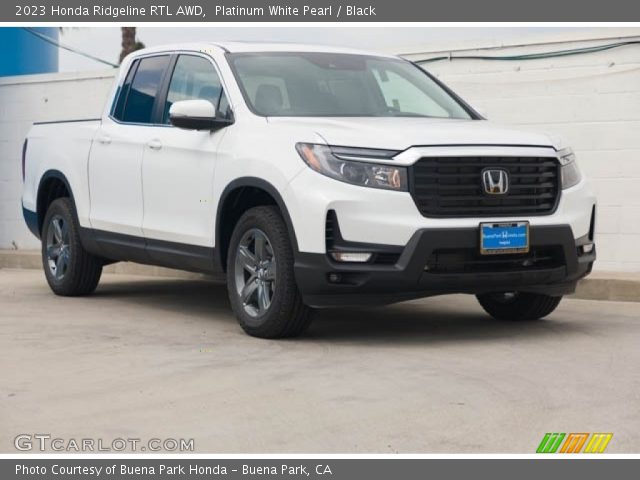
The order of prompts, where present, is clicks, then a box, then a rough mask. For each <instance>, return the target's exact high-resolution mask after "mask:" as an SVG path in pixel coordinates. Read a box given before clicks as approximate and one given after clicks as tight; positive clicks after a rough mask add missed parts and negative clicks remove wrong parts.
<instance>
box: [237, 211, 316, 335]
mask: <svg viewBox="0 0 640 480" xmlns="http://www.w3.org/2000/svg"><path fill="white" fill-rule="evenodd" d="M293 260H294V258H293V249H292V247H291V243H290V241H289V233H288V230H287V226H286V224H285V223H284V220H283V218H282V215H281V214H280V212H279V210H278V209H277V208H276V207H273V206H263V207H255V208H252V209H250V210H248V211H247V212H245V213H244V214H243V215H242V217H240V220H238V223H237V224H236V227H235V229H234V231H233V234H232V236H231V241H230V244H229V254H228V258H227V288H228V290H229V300H230V301H231V307H232V308H233V311H234V313H235V315H236V317H237V319H238V322H239V323H240V326H241V327H242V328H243V329H244V331H245V332H247V333H248V334H249V335H252V336H255V337H261V338H283V337H295V336H298V335H300V334H301V333H303V332H304V331H305V330H306V328H307V327H308V326H309V324H310V323H311V313H312V310H311V308H310V307H308V306H306V305H305V304H304V303H303V301H302V296H301V294H300V291H299V290H298V286H297V284H296V281H295V277H294V272H293Z"/></svg>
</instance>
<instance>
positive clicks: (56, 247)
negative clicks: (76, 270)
mask: <svg viewBox="0 0 640 480" xmlns="http://www.w3.org/2000/svg"><path fill="white" fill-rule="evenodd" d="M46 255H47V264H48V266H49V271H50V272H51V275H53V277H54V278H55V279H56V280H58V281H60V280H62V279H63V278H64V276H65V274H66V273H67V270H68V269H69V263H70V261H71V246H70V243H69V225H68V223H67V221H66V220H65V219H64V218H62V216H60V215H54V216H53V217H51V221H50V223H49V229H48V231H47V250H46Z"/></svg>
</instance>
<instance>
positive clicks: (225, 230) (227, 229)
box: [215, 177, 298, 271]
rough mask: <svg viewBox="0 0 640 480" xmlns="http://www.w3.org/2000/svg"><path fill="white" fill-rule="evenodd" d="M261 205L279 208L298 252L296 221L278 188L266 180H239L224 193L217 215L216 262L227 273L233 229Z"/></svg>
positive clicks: (294, 247)
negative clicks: (294, 223) (294, 221)
mask: <svg viewBox="0 0 640 480" xmlns="http://www.w3.org/2000/svg"><path fill="white" fill-rule="evenodd" d="M260 205H275V206H277V207H278V209H279V210H280V213H281V214H282V217H283V218H284V221H285V224H286V225H287V231H288V233H289V240H290V241H291V246H292V247H293V250H294V252H296V253H297V252H298V240H297V238H296V233H295V230H294V228H293V222H292V221H291V216H290V215H289V210H288V209H287V206H286V204H285V202H284V200H283V199H282V195H280V192H279V191H278V189H277V188H276V187H274V186H273V185H272V184H271V183H269V182H267V181H266V180H264V179H262V178H257V177H241V178H237V179H235V180H233V181H232V182H230V183H229V184H228V185H227V186H226V187H225V189H224V190H223V192H222V195H221V196H220V201H219V202H218V209H217V212H216V224H215V246H216V247H215V252H216V263H218V264H219V265H220V267H221V268H222V270H223V271H226V266H227V253H228V249H229V241H230V239H231V234H232V233H233V228H234V227H235V225H236V223H237V221H238V220H239V219H240V216H242V214H243V213H244V212H246V211H247V210H248V209H249V208H253V207H257V206H260Z"/></svg>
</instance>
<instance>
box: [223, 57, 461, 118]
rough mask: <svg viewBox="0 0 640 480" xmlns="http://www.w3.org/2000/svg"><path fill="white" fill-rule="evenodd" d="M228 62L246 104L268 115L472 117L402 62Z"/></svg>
mask: <svg viewBox="0 0 640 480" xmlns="http://www.w3.org/2000/svg"><path fill="white" fill-rule="evenodd" d="M228 58H229V62H230V64H231V67H232V69H233V70H234V73H235V76H236V79H237V81H238V83H239V85H240V88H241V89H242V93H243V95H244V98H245V100H246V102H247V103H248V104H249V107H250V108H251V110H252V111H253V112H254V113H256V114H258V115H262V116H279V117H287V116H307V117H335V116H358V117H438V118H459V119H469V118H472V117H471V115H470V114H469V112H468V111H467V110H466V109H465V108H464V107H463V106H462V105H460V103H458V102H457V101H456V100H455V99H454V98H453V97H452V96H451V95H450V94H448V93H447V92H446V91H445V90H444V89H443V88H442V87H441V86H439V85H438V84H437V83H436V82H435V81H434V80H432V79H431V78H430V77H429V76H428V75H427V74H426V73H425V72H424V71H423V70H422V69H420V68H419V67H417V66H415V65H413V64H411V63H410V62H407V61H404V60H400V59H394V58H384V57H374V56H366V55H352V54H336V53H298V52H283V53H280V52H261V53H236V54H229V55H228Z"/></svg>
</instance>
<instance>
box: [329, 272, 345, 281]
mask: <svg viewBox="0 0 640 480" xmlns="http://www.w3.org/2000/svg"><path fill="white" fill-rule="evenodd" d="M341 280H342V276H341V275H340V274H339V273H330V274H329V282H330V283H340V281H341Z"/></svg>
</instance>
